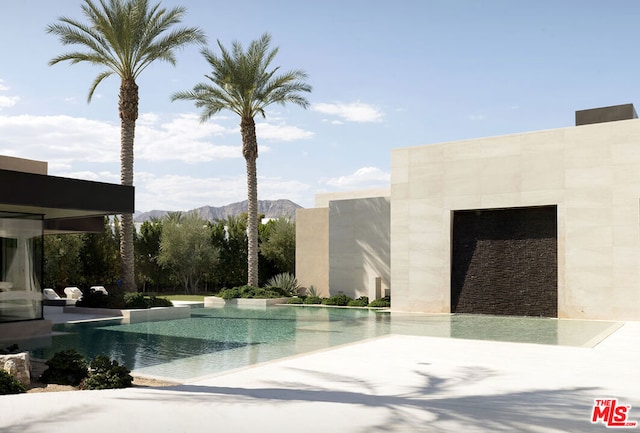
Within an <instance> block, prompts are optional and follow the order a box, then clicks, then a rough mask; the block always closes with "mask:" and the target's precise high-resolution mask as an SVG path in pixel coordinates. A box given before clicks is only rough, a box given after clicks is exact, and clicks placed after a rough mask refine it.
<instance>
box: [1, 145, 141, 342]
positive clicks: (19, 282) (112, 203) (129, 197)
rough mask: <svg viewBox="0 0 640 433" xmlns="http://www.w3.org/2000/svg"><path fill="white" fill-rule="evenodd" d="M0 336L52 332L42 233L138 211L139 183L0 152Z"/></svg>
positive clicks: (84, 227) (95, 224)
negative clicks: (70, 173)
mask: <svg viewBox="0 0 640 433" xmlns="http://www.w3.org/2000/svg"><path fill="white" fill-rule="evenodd" d="M0 185H2V188H0V341H6V340H7V339H9V338H12V339H20V338H26V337H31V336H37V335H41V334H46V333H50V331H51V323H50V322H48V321H46V320H44V319H43V307H42V289H43V287H41V281H42V268H43V241H44V238H43V236H44V235H46V234H48V233H73V232H91V231H102V230H103V229H104V221H103V218H104V216H105V215H112V214H121V213H133V209H134V189H133V187H126V186H121V185H113V184H106V183H100V182H90V181H83V180H77V179H68V178H61V177H55V176H49V175H48V174H47V164H46V163H45V162H40V161H32V160H25V159H20V158H12V157H7V156H0Z"/></svg>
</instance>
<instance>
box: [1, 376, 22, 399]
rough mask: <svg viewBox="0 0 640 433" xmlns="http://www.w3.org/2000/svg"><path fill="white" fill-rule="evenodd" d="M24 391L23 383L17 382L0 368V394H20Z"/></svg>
mask: <svg viewBox="0 0 640 433" xmlns="http://www.w3.org/2000/svg"><path fill="white" fill-rule="evenodd" d="M25 391H26V389H25V387H24V385H23V384H21V383H20V382H18V380H17V379H16V378H15V377H13V376H12V375H10V374H9V373H7V372H6V371H4V370H0V395H7V394H20V393H23V392H25Z"/></svg>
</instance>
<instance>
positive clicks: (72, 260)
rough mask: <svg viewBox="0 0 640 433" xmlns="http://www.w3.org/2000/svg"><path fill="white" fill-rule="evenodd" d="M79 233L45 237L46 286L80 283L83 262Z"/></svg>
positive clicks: (57, 286) (54, 286)
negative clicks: (81, 259) (81, 260)
mask: <svg viewBox="0 0 640 433" xmlns="http://www.w3.org/2000/svg"><path fill="white" fill-rule="evenodd" d="M81 248H82V238H81V235H78V234H63V235H60V234H58V235H46V236H45V237H44V286H45V287H52V288H63V287H65V286H68V285H74V284H80V278H81V276H82V264H81V263H80V249H81Z"/></svg>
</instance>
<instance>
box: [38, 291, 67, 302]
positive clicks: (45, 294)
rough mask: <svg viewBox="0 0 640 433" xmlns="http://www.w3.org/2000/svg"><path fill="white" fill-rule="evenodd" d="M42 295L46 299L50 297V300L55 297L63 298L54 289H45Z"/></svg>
mask: <svg viewBox="0 0 640 433" xmlns="http://www.w3.org/2000/svg"><path fill="white" fill-rule="evenodd" d="M42 296H43V297H44V299H48V300H50V301H52V300H54V299H62V298H61V297H60V296H58V294H57V293H56V291H55V290H53V289H43V290H42Z"/></svg>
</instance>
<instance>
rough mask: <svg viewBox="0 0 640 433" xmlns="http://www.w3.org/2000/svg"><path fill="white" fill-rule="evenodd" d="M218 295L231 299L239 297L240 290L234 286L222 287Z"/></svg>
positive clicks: (226, 299)
mask: <svg viewBox="0 0 640 433" xmlns="http://www.w3.org/2000/svg"><path fill="white" fill-rule="evenodd" d="M218 296H220V297H221V298H222V299H224V300H225V301H228V300H229V299H235V298H239V297H240V290H239V289H238V288H237V287H234V288H232V289H222V290H220V292H218Z"/></svg>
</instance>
